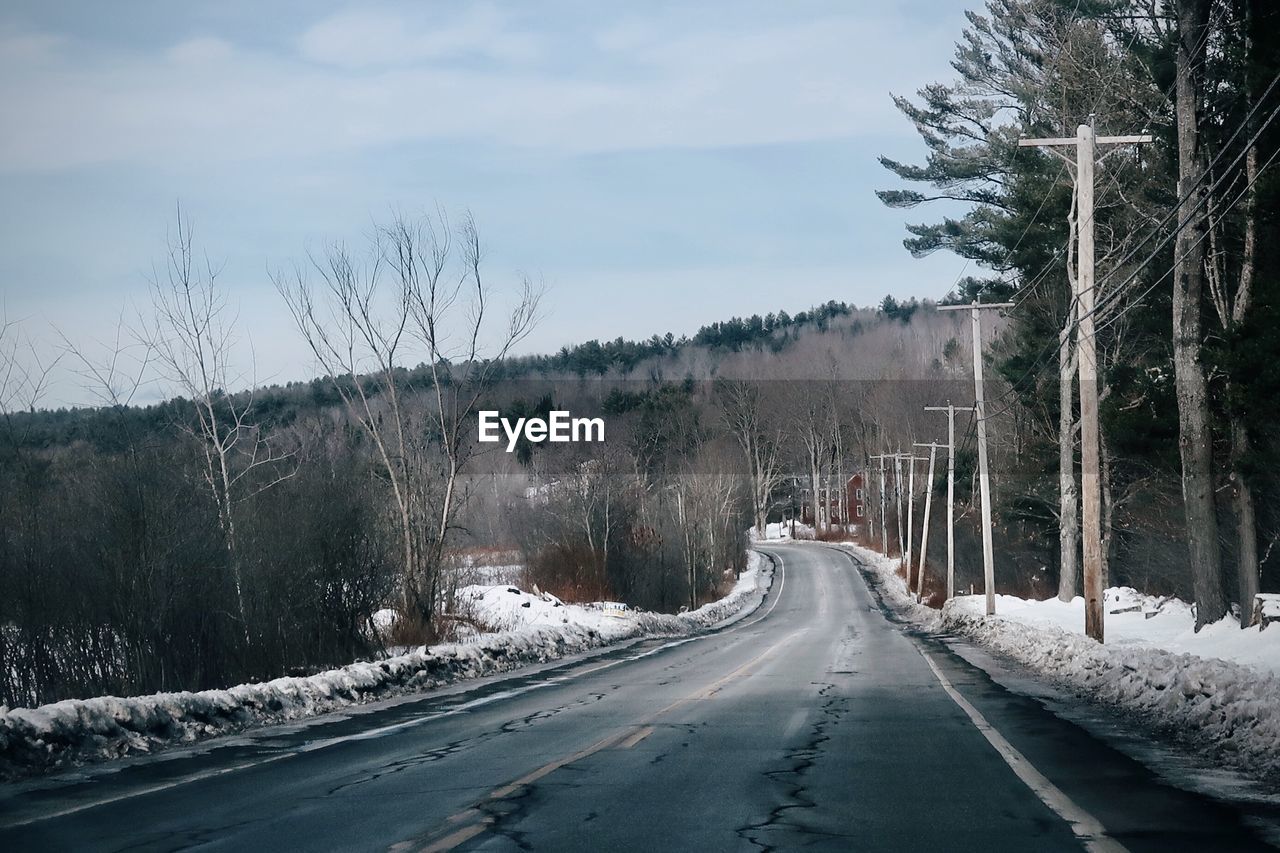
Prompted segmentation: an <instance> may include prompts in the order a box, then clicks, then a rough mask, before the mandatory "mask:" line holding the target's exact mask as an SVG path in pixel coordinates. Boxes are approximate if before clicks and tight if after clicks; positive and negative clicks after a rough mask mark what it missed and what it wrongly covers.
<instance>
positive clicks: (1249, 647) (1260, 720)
mask: <svg viewBox="0 0 1280 853" xmlns="http://www.w3.org/2000/svg"><path fill="white" fill-rule="evenodd" d="M843 547H845V548H847V549H848V550H850V551H852V552H854V553H855V554H857V556H858V557H859V559H861V560H862V561H863V562H864V563H866V564H867V566H868V567H869V568H870V569H871V570H872V572H873V573H874V576H875V579H876V581H877V586H878V587H879V590H880V594H881V596H882V598H883V600H884V601H885V602H886V603H887V604H888V605H889V606H891V607H892V608H894V609H895V610H896V611H898V612H899V613H900V614H902V615H904V616H906V617H907V618H909V619H910V620H911V621H913V622H915V623H917V624H919V625H921V626H922V627H926V628H930V629H933V630H942V631H947V632H951V633H954V634H959V635H962V636H964V637H966V638H968V639H970V640H973V641H976V642H977V643H979V644H981V645H983V646H986V647H987V648H989V649H992V650H994V651H996V652H999V653H1001V654H1003V655H1005V656H1007V657H1010V658H1012V659H1014V660H1016V661H1018V662H1020V663H1022V664H1024V665H1026V666H1028V667H1030V668H1031V669H1033V670H1035V671H1037V672H1039V673H1041V674H1043V675H1045V676H1047V677H1049V678H1050V679H1051V680H1053V681H1055V682H1057V683H1058V684H1061V685H1063V686H1065V687H1067V688H1069V689H1071V690H1073V691H1074V692H1076V693H1078V694H1080V695H1081V696H1083V697H1085V698H1087V699H1089V700H1091V701H1096V702H1101V703H1103V704H1105V705H1109V706H1112V707H1114V708H1117V709H1120V710H1122V711H1124V712H1126V713H1127V714H1131V715H1133V716H1135V717H1137V718H1138V719H1140V720H1141V721H1142V722H1144V723H1146V724H1147V725H1150V726H1154V727H1156V728H1158V729H1160V730H1162V731H1167V732H1170V733H1172V734H1174V736H1176V737H1177V738H1178V739H1179V740H1180V741H1182V742H1184V743H1186V744H1188V745H1190V746H1193V747H1196V748H1197V749H1200V750H1202V751H1204V752H1205V753H1207V754H1208V755H1209V756H1211V757H1212V758H1213V759H1214V760H1216V761H1218V762H1219V763H1222V764H1228V765H1231V766H1234V767H1237V768H1239V769H1241V770H1244V771H1246V772H1248V773H1251V774H1253V775H1255V776H1258V777H1260V778H1264V779H1268V780H1276V779H1280V675H1277V674H1276V672H1277V667H1276V666H1275V664H1276V660H1275V657H1274V655H1275V648H1276V647H1275V646H1274V645H1273V640H1274V638H1272V637H1270V634H1272V633H1273V632H1275V628H1274V627H1273V628H1272V629H1271V630H1270V631H1265V632H1262V633H1261V635H1259V634H1258V631H1257V629H1256V628H1255V629H1252V640H1249V639H1237V638H1235V637H1227V636H1226V634H1227V632H1228V631H1233V632H1235V634H1238V635H1244V636H1245V637H1248V636H1250V635H1251V632H1249V631H1241V630H1240V628H1239V627H1237V626H1235V625H1232V624H1228V623H1225V622H1224V623H1220V624H1218V625H1213V626H1209V627H1207V628H1205V629H1203V630H1202V631H1201V632H1200V633H1201V634H1202V635H1205V636H1203V637H1197V636H1196V635H1194V634H1193V635H1192V636H1187V633H1186V630H1185V629H1186V625H1187V624H1194V623H1193V621H1189V620H1190V608H1188V607H1187V606H1186V605H1185V604H1184V603H1182V602H1179V601H1176V600H1172V601H1163V602H1162V601H1161V600H1160V599H1153V598H1150V597H1149V596H1143V595H1141V594H1140V593H1137V592H1135V591H1134V590H1131V589H1128V588H1120V589H1113V590H1108V593H1109V596H1108V600H1107V610H1108V611H1111V610H1124V609H1127V608H1129V607H1135V606H1136V607H1138V608H1139V609H1137V610H1132V611H1128V612H1123V613H1115V614H1113V613H1111V612H1108V614H1107V636H1108V643H1107V644H1106V645H1103V644H1100V643H1097V642H1095V641H1094V640H1091V639H1089V638H1087V637H1085V636H1083V634H1082V633H1081V631H1080V630H1079V627H1078V626H1082V625H1083V622H1084V615H1083V609H1082V608H1083V604H1082V603H1080V602H1079V601H1077V602H1073V603H1071V604H1064V603H1062V602H1056V601H1053V602H1026V601H1023V600H1022V599H1018V598H1013V597H1011V596H1000V597H999V598H998V600H997V603H996V613H997V615H996V616H987V615H985V606H984V604H983V599H982V598H981V597H980V596H965V597H963V598H957V599H955V600H953V601H950V602H948V603H947V605H946V606H945V607H943V609H942V610H941V611H940V612H939V611H937V610H932V609H930V608H928V607H923V606H921V605H918V604H916V603H915V599H914V597H913V596H911V595H910V594H909V593H908V592H907V586H906V582H905V581H904V580H903V579H902V578H901V577H899V576H898V574H897V573H896V568H897V560H890V559H885V558H884V557H881V556H880V555H879V554H876V553H875V552H873V551H869V550H867V549H865V548H859V547H858V546H855V545H847V546H843ZM1152 611H1154V612H1156V613H1157V615H1156V616H1154V617H1152V618H1151V619H1149V620H1148V619H1147V618H1146V616H1145V612H1152ZM1165 618H1167V622H1166V623H1160V622H1159V620H1161V619H1165ZM1077 620H1078V621H1077ZM1138 620H1142V623H1143V624H1142V625H1139V623H1138ZM1152 623H1154V624H1152ZM1067 626H1069V627H1070V630H1069V629H1068V627H1067ZM1206 632H1209V633H1208V634H1206ZM1162 646H1167V647H1162ZM1186 649H1195V650H1197V651H1199V652H1202V653H1203V654H1204V655H1214V654H1218V653H1221V654H1223V655H1226V654H1232V655H1235V656H1236V657H1237V660H1224V659H1221V658H1220V657H1213V656H1202V655H1198V654H1190V653H1188V652H1187V651H1185V650H1186ZM1239 660H1248V661H1250V662H1252V663H1253V664H1254V665H1246V664H1245V663H1241V662H1238V661H1239Z"/></svg>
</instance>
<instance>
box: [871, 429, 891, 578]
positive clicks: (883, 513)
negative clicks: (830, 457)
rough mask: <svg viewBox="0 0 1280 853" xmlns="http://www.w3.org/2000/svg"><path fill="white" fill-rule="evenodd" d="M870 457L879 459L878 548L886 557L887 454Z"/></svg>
mask: <svg viewBox="0 0 1280 853" xmlns="http://www.w3.org/2000/svg"><path fill="white" fill-rule="evenodd" d="M871 458H872V459H878V460H880V550H881V551H883V552H884V555H885V556H886V557H888V556H889V516H888V514H887V512H886V510H885V484H884V460H885V459H886V458H887V454H884V453H881V454H879V455H876V456H872V457H871Z"/></svg>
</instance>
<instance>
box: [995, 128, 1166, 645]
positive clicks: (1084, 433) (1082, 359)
mask: <svg viewBox="0 0 1280 853" xmlns="http://www.w3.org/2000/svg"><path fill="white" fill-rule="evenodd" d="M1090 120H1092V116H1091V117H1090ZM1150 141H1151V137H1150V136H1148V135H1146V134H1140V135H1133V136H1095V135H1094V132H1093V126H1092V125H1091V124H1082V125H1080V126H1079V127H1077V128H1076V135H1075V137H1074V138H1071V137H1064V138H1054V139H1019V140H1018V145H1020V146H1022V147H1037V148H1050V149H1052V148H1054V147H1057V146H1063V145H1074V146H1075V148H1076V159H1075V166H1076V187H1077V190H1076V247H1077V254H1078V257H1077V261H1076V264H1077V267H1078V269H1077V271H1076V292H1075V294H1074V300H1075V304H1076V359H1077V365H1078V366H1077V368H1076V370H1077V376H1078V377H1079V382H1080V504H1081V513H1080V521H1081V530H1080V532H1081V541H1082V544H1083V551H1084V566H1083V574H1084V632H1085V633H1086V634H1087V635H1089V636H1090V637H1093V638H1094V639H1095V640H1097V641H1098V642H1102V640H1103V606H1102V605H1103V601H1102V596H1103V592H1102V588H1103V578H1102V487H1101V478H1100V474H1099V471H1100V460H1101V437H1100V430H1099V426H1098V353H1097V344H1096V340H1095V337H1094V322H1093V311H1094V301H1095V300H1094V296H1095V291H1094V218H1093V175H1094V169H1093V167H1094V165H1095V163H1096V162H1097V154H1096V146H1097V145H1132V144H1135V143H1141V142H1150ZM1055 153H1056V152H1055ZM1059 156H1061V155H1059ZM979 423H981V422H979Z"/></svg>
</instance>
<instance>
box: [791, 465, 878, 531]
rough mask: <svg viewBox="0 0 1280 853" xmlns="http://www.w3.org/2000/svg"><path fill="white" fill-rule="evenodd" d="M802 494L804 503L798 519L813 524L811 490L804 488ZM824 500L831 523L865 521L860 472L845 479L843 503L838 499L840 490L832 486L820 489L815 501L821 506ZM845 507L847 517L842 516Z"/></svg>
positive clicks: (865, 497) (865, 501) (865, 504)
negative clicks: (820, 492) (820, 491)
mask: <svg viewBox="0 0 1280 853" xmlns="http://www.w3.org/2000/svg"><path fill="white" fill-rule="evenodd" d="M802 482H803V481H802ZM803 494H804V503H803V504H801V507H800V520H801V521H802V522H803V523H805V524H813V523H814V517H813V508H814V504H815V501H814V500H813V495H812V490H811V489H808V488H804V489H803ZM824 502H825V503H826V505H827V512H826V518H827V519H829V520H830V522H831V523H832V524H841V525H843V524H849V525H857V524H864V523H866V518H867V491H866V487H865V481H864V479H863V476H862V474H854V475H853V476H852V477H850V478H849V479H848V480H846V481H845V484H844V501H843V504H842V502H841V500H840V492H839V491H838V490H837V489H836V488H834V487H831V488H824V489H823V490H822V494H821V495H820V496H819V498H818V500H817V501H816V503H817V505H818V506H822V505H823V503H824ZM846 508H847V511H848V518H845V517H844V516H845V512H846Z"/></svg>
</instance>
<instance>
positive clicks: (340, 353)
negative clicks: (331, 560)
mask: <svg viewBox="0 0 1280 853" xmlns="http://www.w3.org/2000/svg"><path fill="white" fill-rule="evenodd" d="M455 236H456V238H457V241H458V243H459V244H460V248H459V249H458V250H455V246H454V240H455ZM482 259H483V251H482V245H481V242H480V236H479V232H478V230H477V228H476V226H475V222H474V220H473V219H472V218H471V216H470V215H468V216H466V217H465V218H464V220H463V222H462V224H461V227H460V228H458V229H457V233H456V235H455V233H454V232H453V230H452V229H451V228H450V226H449V223H448V221H447V219H446V218H445V216H444V215H443V214H442V213H438V214H437V215H436V216H435V217H431V216H424V217H422V218H421V219H417V220H410V219H407V218H404V217H397V218H395V219H394V220H393V221H392V222H391V223H390V224H389V225H387V226H383V227H379V228H377V229H376V230H375V233H374V236H373V238H372V241H371V245H370V247H369V251H368V253H367V255H366V256H365V257H364V258H360V257H358V256H356V255H354V254H352V253H351V252H349V251H348V250H347V248H346V247H345V246H343V245H341V244H335V245H334V246H332V247H330V249H329V250H328V251H327V252H326V253H325V254H324V256H323V257H320V258H316V257H312V258H311V259H310V269H311V270H312V271H314V272H315V273H317V274H318V275H319V277H320V279H321V286H320V288H319V290H320V292H321V297H320V298H321V299H322V300H323V302H324V305H320V304H318V303H317V299H316V292H315V290H314V289H313V288H312V286H311V284H310V282H309V276H308V270H307V268H305V267H303V266H298V267H296V268H295V269H294V271H293V273H292V274H291V275H289V276H286V275H283V274H277V275H275V276H273V279H274V282H275V285H276V289H277V290H278V291H279V292H280V294H281V296H282V297H283V298H284V300H285V302H286V303H287V305H288V306H289V310H290V312H291V313H292V314H293V318H294V321H295V323H296V324H297V326H298V329H299V331H301V333H302V335H303V337H304V338H305V339H306V341H307V344H308V346H309V347H310V349H311V351H312V353H313V354H314V355H315V357H316V359H317V361H318V362H319V363H320V366H321V369H322V370H323V371H324V372H325V374H326V375H327V376H328V377H329V379H330V381H331V382H332V384H333V386H334V388H335V389H336V391H337V393H338V394H339V396H340V397H341V399H342V401H343V403H344V405H345V407H346V409H347V411H348V413H349V414H350V416H351V417H352V418H354V419H355V421H356V422H357V423H358V424H359V425H360V426H361V427H362V428H363V430H364V431H365V432H366V433H367V434H368V435H369V437H370V439H371V440H372V442H373V444H374V447H375V451H376V456H377V459H378V462H379V465H380V468H381V471H382V474H383V475H384V476H385V477H386V479H387V482H388V484H389V486H390V491H391V496H392V499H393V503H394V508H395V515H396V521H397V526H398V528H399V532H400V539H401V564H402V565H401V585H400V597H401V601H400V606H401V612H402V615H403V616H405V617H406V618H408V619H410V620H413V621H416V622H418V623H420V624H421V625H422V626H427V625H429V624H430V622H431V619H432V617H433V615H434V613H435V607H436V597H437V592H438V590H439V582H440V578H439V572H440V567H441V564H442V557H443V553H444V548H445V544H446V542H447V540H448V536H449V533H450V529H451V525H452V523H453V518H454V515H455V513H456V511H457V509H458V504H459V499H460V496H459V482H460V479H459V478H460V477H461V475H462V473H463V471H464V469H465V466H466V463H467V460H468V459H469V457H470V454H471V451H472V445H471V442H470V441H469V440H468V435H469V433H468V432H467V430H466V429H465V427H466V425H467V424H468V423H469V420H470V418H471V417H472V415H473V414H474V412H475V409H476V405H477V403H478V402H479V400H480V397H481V395H482V394H483V393H484V390H485V389H486V388H487V387H488V386H489V384H490V382H491V380H492V378H493V376H494V371H495V370H496V369H497V368H498V367H499V365H500V363H501V360H502V359H503V358H504V357H505V356H507V355H508V354H509V353H510V351H511V348H512V347H513V346H515V345H516V344H517V343H519V342H520V341H521V340H523V339H524V338H525V337H526V336H527V335H528V334H529V332H530V331H531V330H532V329H533V326H534V324H535V322H536V320H537V313H538V305H539V302H540V299H541V289H540V288H538V287H535V286H534V285H533V284H532V283H531V282H530V281H529V280H528V279H527V278H525V279H522V281H521V284H520V290H519V294H518V297H517V299H516V302H515V305H514V307H512V308H511V310H510V311H509V312H508V313H507V314H506V315H505V317H504V320H505V324H504V326H503V328H502V329H501V330H500V331H499V332H498V334H497V336H496V337H492V338H491V334H490V329H489V326H490V325H491V320H492V317H491V315H492V314H493V311H492V309H491V306H490V299H491V294H490V292H489V290H488V288H487V286H486V284H485V282H484V279H483V277H482V275H481V267H482V263H481V262H482ZM388 280H389V281H388ZM411 355H416V356H417V357H419V358H421V359H422V362H423V364H424V366H425V371H426V381H425V383H424V386H423V387H421V388H416V387H414V386H413V385H412V384H411V383H410V382H409V378H408V374H407V372H406V371H405V364H406V361H407V359H408V358H409V357H410V356H411Z"/></svg>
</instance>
